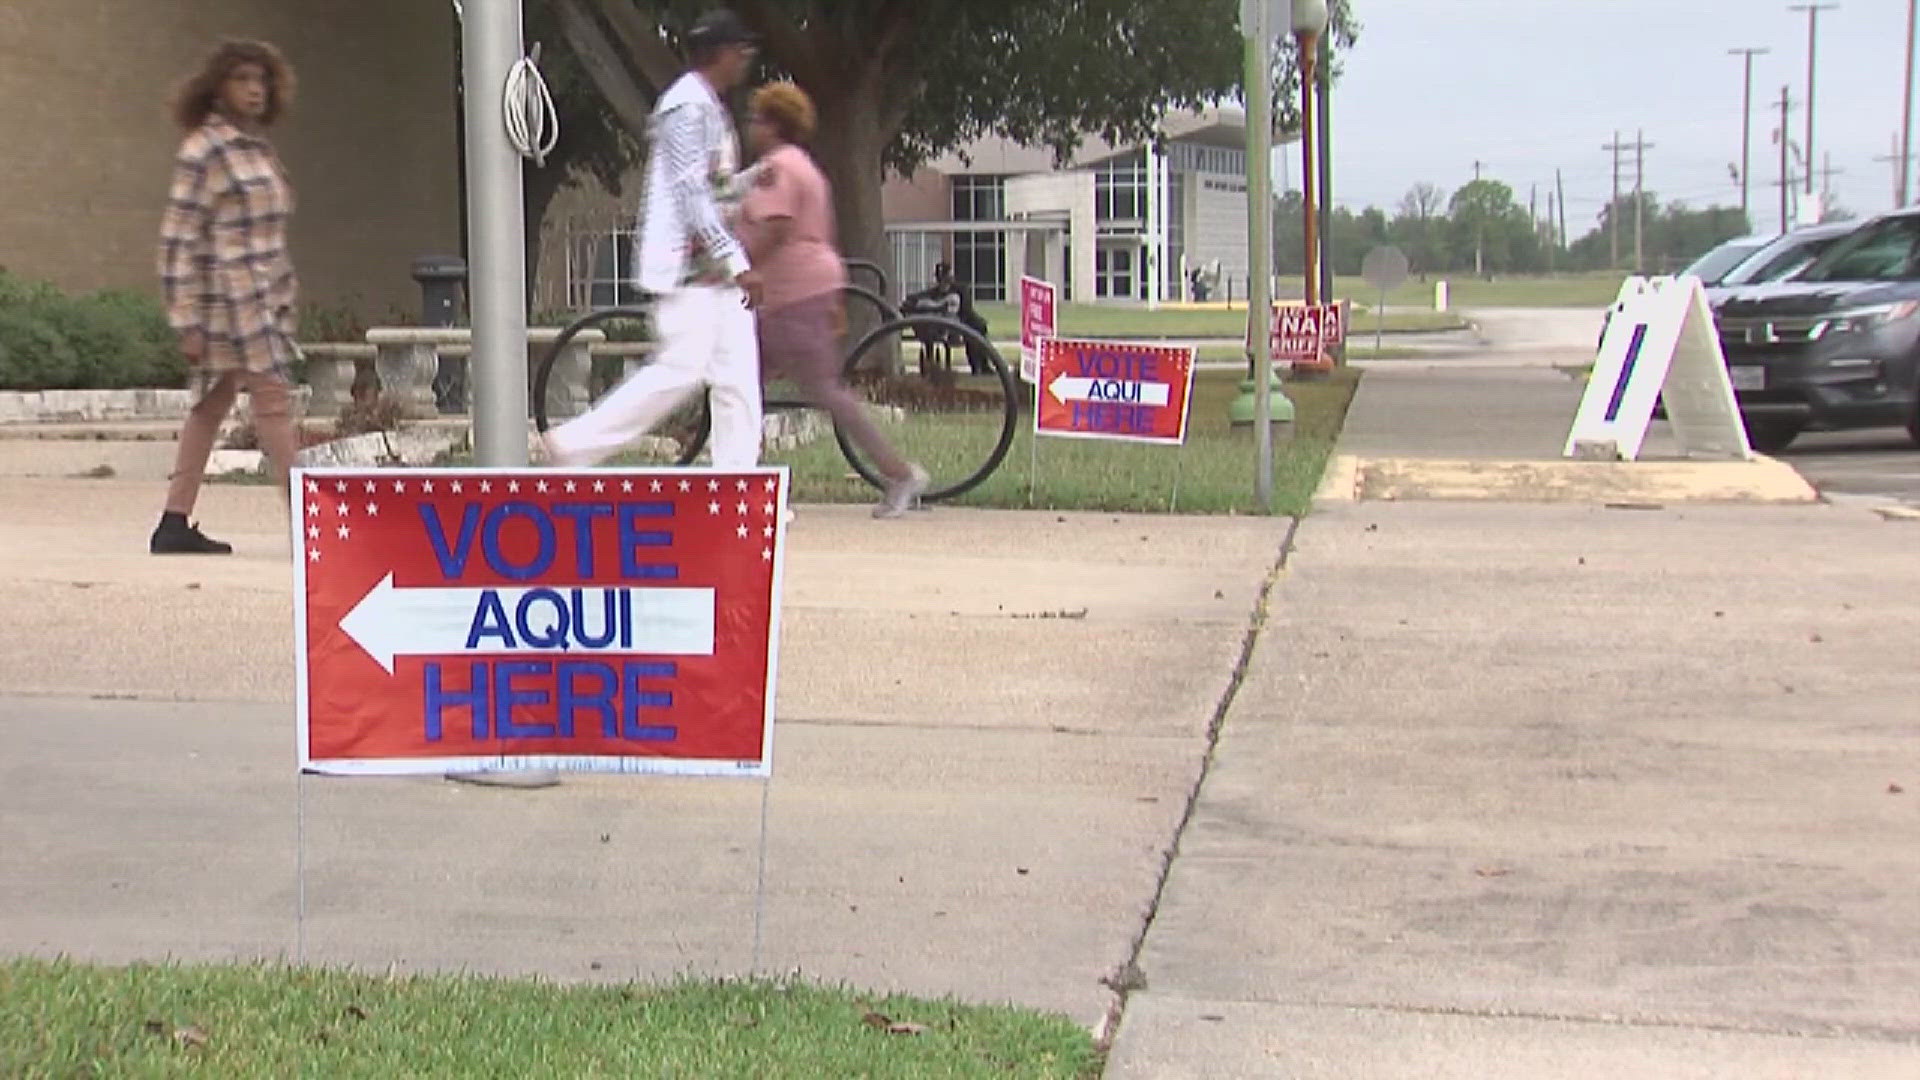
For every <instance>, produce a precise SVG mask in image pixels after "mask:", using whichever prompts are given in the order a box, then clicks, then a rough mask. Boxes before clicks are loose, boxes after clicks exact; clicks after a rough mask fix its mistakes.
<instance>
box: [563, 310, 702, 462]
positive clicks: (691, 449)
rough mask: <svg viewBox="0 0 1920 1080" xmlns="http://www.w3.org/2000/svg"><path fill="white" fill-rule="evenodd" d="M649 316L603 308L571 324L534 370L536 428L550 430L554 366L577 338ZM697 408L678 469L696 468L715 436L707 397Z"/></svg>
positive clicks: (642, 312)
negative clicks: (620, 321) (598, 328)
mask: <svg viewBox="0 0 1920 1080" xmlns="http://www.w3.org/2000/svg"><path fill="white" fill-rule="evenodd" d="M649 314H650V312H649V311H648V309H646V308H641V307H612V308H602V309H600V310H599V311H593V312H589V313H587V314H586V315H582V316H581V317H580V318H578V319H575V320H574V321H573V322H571V323H568V324H567V327H566V329H564V330H562V331H560V336H559V337H557V338H554V339H553V344H551V345H549V346H547V351H546V352H545V353H543V354H541V356H540V361H539V363H538V365H536V366H535V368H534V373H533V389H532V395H533V423H534V426H535V427H536V428H538V429H539V430H540V431H541V432H542V433H543V434H544V433H545V432H546V430H547V428H548V427H549V426H550V422H549V417H548V416H547V386H548V385H549V384H550V383H551V382H552V381H553V365H554V364H555V363H556V362H558V361H559V359H560V354H561V352H562V351H564V350H565V349H566V347H567V346H568V345H569V344H571V343H572V341H573V339H574V338H576V337H578V336H580V333H581V332H582V331H584V330H591V329H593V328H594V327H596V326H599V325H600V324H602V323H608V322H613V321H615V320H617V319H644V318H646V317H647V316H648V315H649ZM697 407H698V408H699V411H700V415H699V419H698V420H696V421H695V422H694V429H693V433H692V435H691V437H689V438H687V439H686V440H684V441H682V442H681V444H680V457H679V459H678V460H676V461H675V462H674V464H676V465H691V464H693V460H694V459H695V458H697V457H699V456H700V451H701V450H704V449H706V445H707V437H708V436H709V435H710V434H712V432H713V410H712V409H710V408H709V407H708V406H707V396H706V395H705V394H701V395H699V404H698V406H697Z"/></svg>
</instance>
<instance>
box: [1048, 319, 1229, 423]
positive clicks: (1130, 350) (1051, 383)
mask: <svg viewBox="0 0 1920 1080" xmlns="http://www.w3.org/2000/svg"><path fill="white" fill-rule="evenodd" d="M1193 353H1194V351H1193V349H1192V348H1191V347H1176V346H1169V345H1148V344H1143V343H1140V342H1131V341H1075V340H1071V339H1061V338H1048V339H1047V340H1045V341H1043V342H1041V345H1040V393H1039V395H1038V396H1039V401H1038V403H1037V405H1036V406H1035V408H1034V410H1033V425H1034V432H1035V433H1036V434H1039V435H1055V436H1061V437H1065V438H1078V439H1118V440H1122V441H1125V442H1151V443H1172V444H1174V445H1178V444H1181V443H1184V442H1186V440H1187V403H1188V399H1189V398H1190V397H1191V396H1192V390H1193Z"/></svg>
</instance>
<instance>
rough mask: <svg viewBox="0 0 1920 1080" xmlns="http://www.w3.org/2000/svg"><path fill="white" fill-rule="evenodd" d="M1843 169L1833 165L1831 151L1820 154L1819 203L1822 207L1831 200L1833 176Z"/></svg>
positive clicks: (1839, 173) (1843, 171)
mask: <svg viewBox="0 0 1920 1080" xmlns="http://www.w3.org/2000/svg"><path fill="white" fill-rule="evenodd" d="M1846 171H1847V170H1845V169H1836V168H1834V167H1833V151H1831V150H1829V151H1827V152H1826V153H1825V154H1822V155H1821V165H1820V205H1821V207H1822V208H1823V209H1824V208H1825V207H1827V206H1828V205H1830V204H1831V203H1832V202H1833V178H1834V177H1836V176H1839V175H1841V174H1843V173H1845V172H1846Z"/></svg>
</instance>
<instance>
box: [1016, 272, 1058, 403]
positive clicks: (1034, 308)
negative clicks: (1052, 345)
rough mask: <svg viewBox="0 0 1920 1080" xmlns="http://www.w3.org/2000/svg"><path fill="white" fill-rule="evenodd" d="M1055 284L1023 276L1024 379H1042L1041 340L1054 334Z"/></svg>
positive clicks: (1021, 298) (1022, 361) (1021, 306)
mask: <svg viewBox="0 0 1920 1080" xmlns="http://www.w3.org/2000/svg"><path fill="white" fill-rule="evenodd" d="M1054 297H1055V294H1054V288H1053V285H1052V284H1050V283H1048V282H1045V281H1041V280H1040V279H1039V278H1035V277H1022V278H1021V279H1020V378H1021V380H1022V381H1025V382H1038V381H1039V379H1040V342H1041V341H1043V340H1045V339H1047V338H1050V337H1052V336H1053V334H1054V329H1055V324H1054Z"/></svg>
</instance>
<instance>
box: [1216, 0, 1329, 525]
mask: <svg viewBox="0 0 1920 1080" xmlns="http://www.w3.org/2000/svg"><path fill="white" fill-rule="evenodd" d="M1283 2H1285V0H1240V33H1241V36H1242V37H1243V38H1244V39H1245V43H1246V71H1245V73H1244V75H1243V79H1244V83H1245V87H1246V94H1247V269H1248V279H1249V280H1248V282H1247V284H1248V288H1247V352H1248V354H1249V359H1251V360H1252V361H1253V371H1252V372H1250V373H1249V374H1250V376H1251V378H1249V379H1248V382H1249V383H1251V384H1252V385H1251V386H1247V387H1243V388H1242V389H1243V392H1242V393H1241V395H1240V397H1239V398H1238V399H1236V400H1235V401H1234V403H1233V407H1232V408H1231V409H1230V410H1229V412H1228V415H1229V417H1230V418H1231V419H1232V421H1233V423H1234V424H1236V425H1238V424H1251V425H1253V446H1254V481H1253V490H1254V497H1255V499H1256V500H1257V501H1258V503H1259V506H1260V509H1261V510H1263V511H1265V512H1268V513H1271V512H1272V511H1273V425H1274V423H1275V422H1276V421H1280V422H1289V421H1291V420H1292V419H1293V402H1291V401H1288V400H1287V398H1286V396H1285V395H1284V394H1281V393H1280V392H1279V391H1278V389H1277V388H1276V387H1275V386H1274V385H1273V340H1272V337H1271V336H1270V329H1271V324H1272V319H1273V81H1272V79H1273V75H1272V63H1271V61H1272V57H1273V37H1274V31H1275V29H1276V28H1277V27H1278V25H1279V22H1280V11H1279V8H1280V4H1281V3H1283ZM1307 2H1308V4H1309V6H1311V4H1312V3H1315V2H1318V3H1319V5H1320V9H1321V11H1322V13H1323V15H1324V12H1325V10H1326V5H1325V3H1324V0H1307ZM1247 391H1251V393H1248V392H1247Z"/></svg>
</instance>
